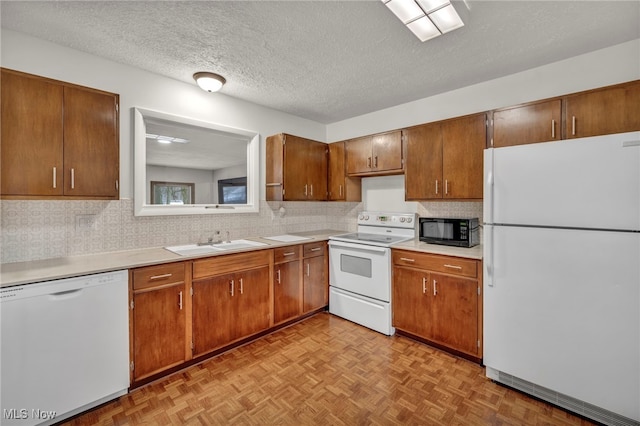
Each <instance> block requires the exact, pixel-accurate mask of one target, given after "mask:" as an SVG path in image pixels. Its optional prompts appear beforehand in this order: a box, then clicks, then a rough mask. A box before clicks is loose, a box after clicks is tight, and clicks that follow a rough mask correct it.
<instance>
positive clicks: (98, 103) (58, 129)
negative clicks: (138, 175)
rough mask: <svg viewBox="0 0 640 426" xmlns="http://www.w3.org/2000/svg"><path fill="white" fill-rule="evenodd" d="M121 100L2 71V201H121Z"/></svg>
mask: <svg viewBox="0 0 640 426" xmlns="http://www.w3.org/2000/svg"><path fill="white" fill-rule="evenodd" d="M118 100H119V97H118V95H116V94H113V93H107V92H102V91H99V90H94V89H89V88H85V87H80V86H75V85H72V84H69V83H63V82H59V81H55V80H50V79H46V78H42V77H38V76H34V75H30V74H25V73H21V72H17V71H12V70H7V69H2V152H1V155H2V158H1V160H2V196H3V197H5V198H11V197H15V198H36V199H37V198H56V197H59V198H62V197H74V198H75V197H77V198H84V199H86V198H95V199H117V198H118V195H119V190H118V178H119V162H120V159H119V152H120V146H119V120H118Z"/></svg>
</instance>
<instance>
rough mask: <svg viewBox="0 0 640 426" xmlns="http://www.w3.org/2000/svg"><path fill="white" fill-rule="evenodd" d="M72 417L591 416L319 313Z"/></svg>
mask: <svg viewBox="0 0 640 426" xmlns="http://www.w3.org/2000/svg"><path fill="white" fill-rule="evenodd" d="M66 424H69V425H88V424H91V425H94V424H101V425H141V424H146V425H172V424H173V425H183V424H185V425H227V424H242V425H279V424H280V425H590V424H591V423H589V422H588V421H586V420H584V419H581V418H578V417H575V416H572V415H571V414H569V413H567V412H565V411H563V410H561V409H559V408H556V407H553V406H551V405H549V404H546V403H544V402H540V401H537V400H534V399H531V398H529V397H527V396H525V395H523V394H521V393H519V392H516V391H513V390H510V389H507V388H505V387H502V386H499V385H497V384H495V383H492V382H491V381H490V380H488V379H487V378H486V377H485V376H484V369H483V368H482V367H481V366H479V365H477V364H474V363H472V362H470V361H466V360H463V359H460V358H457V357H455V356H452V355H449V354H447V353H445V352H442V351H439V350H437V349H433V348H431V347H429V346H427V345H424V344H422V343H419V342H416V341H413V340H411V339H409V338H406V337H402V336H394V337H387V336H384V335H382V334H379V333H376V332H373V331H371V330H368V329H366V328H364V327H360V326H358V325H355V324H353V323H351V322H349V321H346V320H343V319H341V318H338V317H335V316H332V315H330V314H328V313H321V314H318V315H315V316H313V317H311V318H308V319H306V320H305V321H303V322H300V323H297V324H295V325H293V326H290V327H288V328H285V329H282V330H279V331H277V332H275V333H273V334H270V335H268V336H265V337H263V338H261V339H259V340H257V341H255V342H252V343H250V344H247V345H245V346H242V347H239V348H236V349H233V350H231V351H229V352H226V353H224V354H221V355H219V356H217V357H215V358H212V359H210V360H207V361H205V362H203V363H201V364H199V365H196V366H192V367H189V368H188V369H185V370H183V371H181V372H178V373H175V374H173V375H172V376H169V377H167V378H165V379H162V380H160V381H157V382H155V383H152V384H149V385H147V386H144V387H142V388H139V389H136V390H134V391H132V392H131V393H129V394H128V395H125V396H122V397H121V398H119V399H118V400H116V401H113V402H110V403H108V404H106V405H103V406H101V407H99V408H97V409H95V410H93V411H91V412H88V413H86V414H84V415H82V416H80V417H76V418H74V419H72V420H71V421H69V422H67V423H66Z"/></svg>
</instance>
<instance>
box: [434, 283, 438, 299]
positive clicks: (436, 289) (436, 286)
mask: <svg viewBox="0 0 640 426" xmlns="http://www.w3.org/2000/svg"><path fill="white" fill-rule="evenodd" d="M433 295H434V296H437V295H438V281H436V280H433Z"/></svg>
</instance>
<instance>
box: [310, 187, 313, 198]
mask: <svg viewBox="0 0 640 426" xmlns="http://www.w3.org/2000/svg"><path fill="white" fill-rule="evenodd" d="M310 186H311V194H310V195H311V196H312V197H313V184H311V185H310Z"/></svg>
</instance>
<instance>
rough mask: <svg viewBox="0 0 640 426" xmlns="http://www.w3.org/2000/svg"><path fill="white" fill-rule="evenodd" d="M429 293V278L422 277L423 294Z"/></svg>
mask: <svg viewBox="0 0 640 426" xmlns="http://www.w3.org/2000/svg"><path fill="white" fill-rule="evenodd" d="M426 293H427V279H426V278H425V277H422V294H426Z"/></svg>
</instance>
